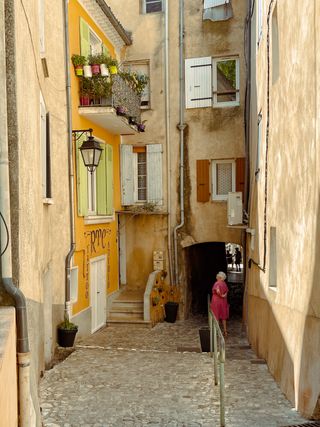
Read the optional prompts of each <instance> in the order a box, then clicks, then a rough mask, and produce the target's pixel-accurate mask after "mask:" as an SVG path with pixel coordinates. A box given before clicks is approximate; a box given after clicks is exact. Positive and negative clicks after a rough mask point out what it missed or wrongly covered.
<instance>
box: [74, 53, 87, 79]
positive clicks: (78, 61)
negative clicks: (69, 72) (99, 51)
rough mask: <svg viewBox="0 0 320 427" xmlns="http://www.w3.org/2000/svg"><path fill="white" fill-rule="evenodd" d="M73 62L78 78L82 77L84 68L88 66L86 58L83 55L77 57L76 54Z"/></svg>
mask: <svg viewBox="0 0 320 427" xmlns="http://www.w3.org/2000/svg"><path fill="white" fill-rule="evenodd" d="M71 61H72V64H73V66H74V70H75V73H76V76H82V75H83V66H84V65H85V64H86V58H85V57H84V56H82V55H77V54H75V53H74V54H73V55H72V57H71Z"/></svg>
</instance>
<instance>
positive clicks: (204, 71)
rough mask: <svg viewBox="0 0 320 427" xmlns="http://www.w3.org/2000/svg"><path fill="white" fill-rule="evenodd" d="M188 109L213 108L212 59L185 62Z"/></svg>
mask: <svg viewBox="0 0 320 427" xmlns="http://www.w3.org/2000/svg"><path fill="white" fill-rule="evenodd" d="M185 91H186V108H203V107H211V106H212V58H211V56H210V57H204V58H190V59H186V60H185Z"/></svg>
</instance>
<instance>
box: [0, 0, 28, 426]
mask: <svg viewBox="0 0 320 427" xmlns="http://www.w3.org/2000/svg"><path fill="white" fill-rule="evenodd" d="M7 6H8V7H9V4H8V5H7ZM10 6H11V5H10ZM9 19H10V20H14V15H13V14H11V15H10V17H9ZM7 25H8V23H7ZM11 25H12V26H11ZM10 26H11V28H10V30H11V31H12V28H14V22H10ZM0 27H1V28H7V27H6V20H5V9H4V1H3V0H2V1H1V2H0ZM6 33H7V32H6V31H1V32H0V69H1V70H6V59H5V58H6V48H8V46H6V40H5V34H6ZM11 48H12V49H11V51H10V53H11V55H15V46H14V44H13V46H11ZM6 83H7V82H6V74H5V73H4V74H2V76H1V78H0V94H1V100H2V102H1V103H0V126H1V133H0V212H1V215H2V225H3V226H2V227H1V233H0V241H1V245H0V246H1V251H2V252H1V279H2V284H3V287H4V289H5V291H6V292H7V293H8V294H9V295H10V296H11V297H12V298H13V300H14V304H15V308H16V327H17V359H18V376H19V385H18V388H19V390H18V393H19V425H20V426H22V427H29V426H31V425H32V423H34V422H35V420H34V410H33V407H32V400H31V395H30V350H29V338H28V322H27V305H26V298H25V296H24V294H23V293H22V291H21V290H20V289H19V288H17V287H16V286H15V285H14V284H13V280H12V254H11V251H12V248H11V213H10V180H9V144H8V132H7V125H8V112H7V88H6ZM4 225H5V226H4ZM4 231H5V232H4Z"/></svg>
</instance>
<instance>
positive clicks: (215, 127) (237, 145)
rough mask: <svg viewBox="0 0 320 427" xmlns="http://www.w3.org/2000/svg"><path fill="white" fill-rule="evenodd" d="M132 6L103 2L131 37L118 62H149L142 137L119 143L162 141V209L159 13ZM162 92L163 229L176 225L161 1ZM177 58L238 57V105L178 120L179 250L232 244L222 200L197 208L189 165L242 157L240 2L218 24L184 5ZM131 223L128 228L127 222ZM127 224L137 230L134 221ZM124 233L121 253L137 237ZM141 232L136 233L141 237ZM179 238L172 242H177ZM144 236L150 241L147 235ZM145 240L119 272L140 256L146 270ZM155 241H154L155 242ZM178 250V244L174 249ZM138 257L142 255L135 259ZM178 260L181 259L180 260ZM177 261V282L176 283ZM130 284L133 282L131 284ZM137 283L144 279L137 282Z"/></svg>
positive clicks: (173, 16)
mask: <svg viewBox="0 0 320 427" xmlns="http://www.w3.org/2000/svg"><path fill="white" fill-rule="evenodd" d="M140 3H141V2H140V1H139V0H132V1H130V2H128V3H127V5H126V8H125V9H124V8H123V7H122V5H121V4H120V2H119V1H116V0H110V1H108V4H109V5H110V6H111V8H112V10H113V12H114V13H115V15H116V16H117V17H118V18H119V19H120V21H121V23H122V24H123V26H124V27H125V28H126V29H127V30H129V31H131V32H132V37H133V46H132V47H129V48H128V49H127V50H126V54H125V57H124V58H123V59H124V60H126V61H129V60H138V59H148V60H150V83H151V109H150V110H148V111H144V112H143V114H142V120H147V123H146V126H147V128H146V132H145V133H144V134H138V135H136V136H129V137H123V142H124V143H130V144H139V143H142V144H146V143H162V144H163V146H164V156H163V190H164V196H165V197H164V200H165V206H164V210H165V209H166V199H167V197H168V196H167V177H168V171H167V167H166V166H167V165H166V156H167V146H166V139H165V80H164V79H165V75H164V73H165V69H164V59H165V51H164V47H165V46H164V14H163V13H153V14H146V15H143V14H141V13H140ZM168 3H169V86H170V89H169V92H170V108H169V110H170V124H169V131H170V141H169V142H170V148H169V156H170V163H171V177H170V189H171V217H169V221H170V227H171V230H172V229H173V227H174V226H175V225H177V224H178V223H179V221H180V218H179V131H178V129H177V125H178V123H179V2H178V1H176V2H171V1H169V2H168ZM184 3H185V14H184V15H185V52H184V55H185V58H190V57H203V56H217V55H218V56H219V55H239V58H240V80H241V83H240V87H241V93H240V102H241V105H240V107H233V108H223V109H222V108H219V109H213V108H200V109H192V110H186V114H185V122H186V124H187V125H188V129H187V130H186V132H185V147H186V151H185V156H186V157H185V159H186V161H185V167H186V180H185V189H186V190H185V196H186V202H185V209H186V224H185V227H184V228H183V229H182V230H181V232H182V233H181V236H180V237H181V240H183V241H184V242H183V244H185V242H186V238H187V240H188V241H190V242H210V241H231V242H236V243H240V242H241V232H240V231H239V230H231V229H230V228H227V204H226V202H208V203H198V202H197V201H196V191H197V188H196V160H197V159H206V158H207V159H221V158H236V157H244V131H243V108H244V107H243V106H244V91H245V84H244V82H245V65H244V57H243V56H244V51H243V31H244V21H245V15H246V2H244V1H241V0H235V1H234V2H233V3H234V18H232V19H231V20H230V21H227V22H223V23H219V22H215V23H213V22H211V21H206V22H204V21H203V20H202V11H203V1H202V0H196V1H195V0H186V1H185V2H184ZM148 222H149V225H146V224H145V222H144V221H143V220H141V223H143V224H144V229H143V230H141V233H142V234H143V235H145V234H148V235H150V236H151V235H152V233H153V229H154V228H155V227H157V222H158V219H157V218H155V219H154V221H152V219H150V220H149V221H148ZM132 224H133V223H132ZM134 224H135V226H137V227H139V225H138V224H137V223H134ZM132 227H133V225H131V226H130V229H129V228H128V232H127V234H126V241H127V247H130V248H131V247H133V245H134V242H137V238H138V236H139V231H136V230H135V231H134V232H133V230H132ZM142 234H141V235H142ZM180 237H179V238H180ZM150 238H151V237H150ZM150 238H149V239H145V240H144V241H143V242H142V243H141V242H140V246H141V251H140V250H139V253H138V252H137V253H136V254H137V258H135V256H131V253H130V254H128V255H129V257H128V260H129V259H130V262H129V264H128V267H127V271H128V270H129V271H130V270H134V269H135V266H136V265H137V263H138V262H140V260H141V259H142V258H143V259H144V260H145V262H146V263H147V265H149V264H150V262H149V261H150V256H151V252H152V248H153V246H154V245H151V246H150ZM158 238H159V245H160V246H162V247H165V248H166V247H167V230H166V226H165V224H164V226H163V231H162V236H158ZM161 239H162V242H161ZM179 248H180V244H179ZM141 252H142V254H141ZM182 259H183V257H182V258H181V260H182ZM183 267H184V266H183V263H182V281H183V280H184V279H183V275H184V273H183ZM137 280H138V279H137ZM143 281H145V278H144V279H143Z"/></svg>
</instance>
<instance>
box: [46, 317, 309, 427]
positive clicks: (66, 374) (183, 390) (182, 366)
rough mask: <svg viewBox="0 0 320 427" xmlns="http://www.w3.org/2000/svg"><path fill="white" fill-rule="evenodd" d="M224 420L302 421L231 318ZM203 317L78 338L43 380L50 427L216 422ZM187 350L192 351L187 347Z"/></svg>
mask: <svg viewBox="0 0 320 427" xmlns="http://www.w3.org/2000/svg"><path fill="white" fill-rule="evenodd" d="M229 323H230V325H229V331H230V335H229V337H228V338H227V362H226V366H225V375H226V378H225V383H226V389H225V393H226V426H227V427H229V426H230V427H276V426H286V425H290V424H298V423H301V422H305V420H303V419H302V418H300V417H299V415H298V414H297V412H296V411H295V410H294V409H292V407H291V405H290V403H289V402H288V401H287V400H286V399H285V397H284V396H283V394H282V393H281V391H280V390H279V388H278V386H277V385H276V383H275V382H274V380H273V378H272V377H271V375H270V374H269V372H268V369H267V366H266V365H265V364H255V363H251V361H252V360H253V359H255V355H254V353H253V352H252V351H251V350H250V348H249V346H248V343H247V341H246V339H245V337H244V334H243V332H241V322H240V321H239V322H231V321H230V322H229ZM202 325H205V320H204V319H202V318H194V319H191V320H188V321H178V322H176V323H174V324H171V323H165V322H164V323H161V324H158V325H156V326H155V327H154V328H152V329H147V328H143V327H141V326H138V327H135V326H108V327H106V328H104V329H103V330H101V331H100V332H98V333H96V334H94V335H92V336H90V337H89V338H87V339H86V340H83V341H80V342H78V343H77V344H78V345H77V349H76V351H75V352H73V353H72V354H71V355H70V356H69V357H68V358H67V359H66V360H64V361H63V362H62V363H60V364H58V365H56V366H55V367H54V368H53V369H51V370H49V371H47V372H46V373H45V376H44V378H43V379H42V381H41V384H40V399H41V407H42V414H43V425H44V426H46V427H56V426H59V427H62V426H63V427H78V426H93V427H102V426H106V427H144V426H148V427H156V426H158V427H162V426H163V427H196V426H197V427H214V426H217V427H218V426H219V425H220V424H219V387H218V386H214V379H213V359H211V358H210V355H209V353H199V352H196V350H197V349H199V348H200V343H199V337H198V335H199V334H198V329H199V326H202ZM185 350H188V351H185Z"/></svg>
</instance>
